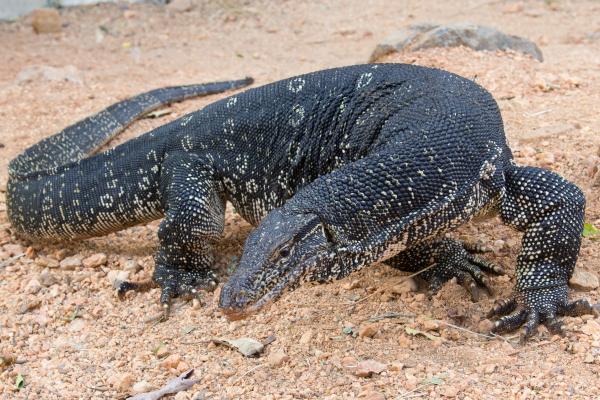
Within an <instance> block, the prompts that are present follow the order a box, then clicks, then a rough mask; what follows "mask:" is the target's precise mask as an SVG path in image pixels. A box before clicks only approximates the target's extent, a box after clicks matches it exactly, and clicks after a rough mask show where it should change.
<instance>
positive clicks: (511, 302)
mask: <svg viewBox="0 0 600 400" xmlns="http://www.w3.org/2000/svg"><path fill="white" fill-rule="evenodd" d="M567 294H568V288H567V285H566V284H565V285H561V286H555V287H549V288H540V289H530V290H526V291H522V292H519V293H517V294H515V295H513V296H512V297H511V298H510V299H508V300H498V301H496V303H495V305H494V307H493V308H492V310H490V312H489V313H488V318H491V317H500V318H499V319H498V320H497V321H496V322H495V324H494V328H493V329H492V332H494V333H501V332H507V331H512V330H515V329H517V328H519V327H520V326H521V325H524V326H525V336H524V338H525V339H527V338H528V337H530V336H531V335H533V333H535V332H536V330H537V327H538V325H539V324H540V323H542V324H544V325H545V326H546V327H547V328H548V330H549V331H550V332H551V333H553V334H559V335H562V334H563V329H562V322H561V321H560V319H559V318H558V317H560V316H580V315H585V314H593V315H594V314H595V315H596V316H598V315H600V305H598V304H596V305H592V304H590V303H589V302H588V301H587V300H584V299H580V300H575V301H572V302H569V301H568V299H567Z"/></svg>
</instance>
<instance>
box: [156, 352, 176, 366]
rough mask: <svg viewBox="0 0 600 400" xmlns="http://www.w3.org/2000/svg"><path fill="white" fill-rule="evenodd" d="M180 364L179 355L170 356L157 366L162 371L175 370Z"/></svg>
mask: <svg viewBox="0 0 600 400" xmlns="http://www.w3.org/2000/svg"><path fill="white" fill-rule="evenodd" d="M180 362H181V356H180V355H179V354H171V355H170V356H168V357H167V358H165V359H164V360H162V361H161V362H160V364H159V366H160V367H161V368H164V369H171V368H177V366H178V365H179V363H180Z"/></svg>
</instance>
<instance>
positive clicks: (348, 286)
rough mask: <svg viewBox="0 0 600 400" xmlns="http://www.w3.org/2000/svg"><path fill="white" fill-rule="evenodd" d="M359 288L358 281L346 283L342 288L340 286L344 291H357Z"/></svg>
mask: <svg viewBox="0 0 600 400" xmlns="http://www.w3.org/2000/svg"><path fill="white" fill-rule="evenodd" d="M359 287H360V281H359V280H358V279H354V280H353V281H351V282H347V283H345V284H344V286H342V288H344V289H345V290H352V289H357V288H359Z"/></svg>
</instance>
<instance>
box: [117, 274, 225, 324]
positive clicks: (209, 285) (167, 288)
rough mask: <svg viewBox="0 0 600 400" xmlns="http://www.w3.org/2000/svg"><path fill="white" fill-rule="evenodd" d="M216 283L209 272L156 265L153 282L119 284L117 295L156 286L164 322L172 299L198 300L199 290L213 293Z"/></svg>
mask: <svg viewBox="0 0 600 400" xmlns="http://www.w3.org/2000/svg"><path fill="white" fill-rule="evenodd" d="M218 282H219V281H218V278H217V276H216V275H215V273H214V272H213V271H210V270H184V269H180V268H173V267H169V266H165V265H162V264H158V265H157V266H156V267H155V269H154V276H153V280H148V281H142V282H130V281H125V282H121V283H120V284H119V285H118V287H117V293H118V295H119V297H120V298H123V296H124V295H125V293H127V292H128V291H130V290H135V291H138V292H144V291H148V290H149V289H151V288H153V287H156V286H157V285H158V286H159V287H160V288H161V295H160V303H161V304H162V306H163V310H164V312H163V314H164V315H163V317H162V318H161V319H162V320H165V319H166V318H167V317H168V315H169V311H170V306H171V300H172V299H173V298H176V297H184V298H198V299H200V298H201V290H204V291H213V290H214V289H215V288H216V287H217V284H218Z"/></svg>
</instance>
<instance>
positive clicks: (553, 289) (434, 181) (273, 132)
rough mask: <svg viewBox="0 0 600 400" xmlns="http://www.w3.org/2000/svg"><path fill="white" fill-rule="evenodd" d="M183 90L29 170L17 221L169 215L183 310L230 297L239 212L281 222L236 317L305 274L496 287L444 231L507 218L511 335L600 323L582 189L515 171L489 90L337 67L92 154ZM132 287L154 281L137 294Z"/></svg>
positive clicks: (82, 222) (248, 264)
mask: <svg viewBox="0 0 600 400" xmlns="http://www.w3.org/2000/svg"><path fill="white" fill-rule="evenodd" d="M247 83H249V82H248V81H238V82H230V83H222V84H214V85H213V86H211V85H208V86H207V87H211V88H213V89H214V90H222V89H224V88H226V87H240V86H242V85H245V84H247ZM200 87H201V88H202V86H200ZM168 90H169V89H167V91H166V92H161V91H157V92H154V93H152V94H145V95H140V96H138V97H137V98H134V99H131V100H128V101H124V102H122V103H119V104H117V105H114V106H111V107H110V108H108V109H107V110H105V111H103V112H101V113H100V114H98V115H96V116H95V117H92V118H90V119H88V120H84V121H83V122H81V123H78V124H76V125H74V126H72V127H70V128H67V129H65V130H64V131H62V132H61V133H59V134H57V135H55V136H53V137H51V138H48V139H46V140H44V141H42V142H40V143H39V144H37V145H34V146H33V147H31V148H29V149H27V150H26V151H25V152H24V153H23V154H22V155H21V156H19V157H17V158H16V159H15V160H13V161H12V162H11V164H10V166H9V182H8V194H7V205H8V215H9V219H10V221H11V222H12V224H13V226H14V227H15V228H16V229H17V230H18V231H19V232H21V233H23V234H25V235H26V236H29V237H32V238H50V239H57V238H63V239H73V238H83V237H90V236H98V235H103V234H106V233H108V232H112V231H116V230H120V229H123V228H125V227H128V226H131V225H134V224H138V223H142V222H146V221H150V220H153V219H157V218H160V217H162V216H164V219H163V221H162V223H161V225H160V228H159V232H158V237H159V242H160V243H159V244H160V245H159V249H158V252H157V255H156V258H155V260H156V267H155V270H154V275H153V278H154V281H155V282H156V283H158V285H160V287H161V288H162V294H161V302H162V303H163V304H165V305H168V304H169V301H170V299H171V298H172V297H176V296H181V295H186V294H190V293H196V290H197V289H199V288H211V287H214V286H215V285H216V282H217V279H216V276H215V274H214V272H213V271H212V264H213V255H212V251H211V247H212V244H213V243H214V242H215V241H216V240H218V239H219V238H220V236H221V234H222V231H223V225H224V209H225V202H226V201H230V202H231V203H232V204H233V206H234V207H235V208H236V210H237V211H238V212H239V214H240V215H241V216H242V217H244V218H245V219H246V220H248V221H249V222H250V223H252V224H255V225H256V224H258V223H259V222H260V221H261V220H263V218H264V220H263V222H262V223H261V224H260V225H259V227H258V229H257V230H256V231H254V232H253V233H252V234H251V236H250V237H249V239H248V241H247V244H246V247H245V251H244V254H243V257H242V260H241V263H240V267H239V269H238V271H237V272H236V273H235V275H234V276H233V277H232V279H231V280H230V281H229V282H228V284H227V285H226V286H225V287H224V288H223V291H222V294H221V306H222V307H223V308H224V309H225V310H226V311H227V312H228V313H229V314H231V315H233V314H239V313H242V312H244V311H247V310H250V309H253V308H258V307H259V306H260V305H262V304H263V303H264V302H265V301H266V300H269V299H273V298H276V297H277V296H279V295H280V294H281V293H282V292H283V290H284V289H286V288H292V287H294V286H295V285H297V284H298V282H299V281H300V280H301V279H309V280H319V281H323V280H329V279H334V278H340V277H342V276H345V275H347V274H348V273H350V272H351V271H354V270H356V269H359V268H361V267H363V266H365V265H368V264H369V263H371V262H374V261H377V260H385V262H387V263H389V264H390V265H392V266H395V267H398V268H402V269H407V270H415V269H420V268H423V267H425V266H427V265H428V264H431V263H435V264H436V267H435V268H432V269H430V270H429V273H428V274H425V277H426V278H428V279H429V281H430V283H431V287H432V289H433V290H435V289H437V288H439V287H440V286H441V285H442V283H443V282H445V281H446V280H448V279H450V278H451V277H452V276H456V277H457V278H458V279H459V280H460V281H463V282H469V286H470V287H472V286H473V285H474V284H479V285H483V286H484V287H488V284H487V281H486V279H485V277H484V275H483V273H482V270H490V271H492V272H494V271H495V272H501V270H500V269H498V268H497V267H494V266H493V265H491V264H488V263H486V262H484V261H483V260H481V259H479V258H477V257H475V256H472V255H471V254H469V253H468V252H466V251H465V249H464V247H463V246H462V244H461V243H459V242H456V241H452V240H449V239H440V237H441V236H440V235H441V234H442V233H443V232H446V231H448V230H450V229H452V228H455V227H457V226H459V225H460V224H463V223H464V222H466V221H468V220H469V219H471V218H472V217H474V216H477V215H484V214H493V213H500V215H501V218H502V219H503V221H504V222H506V223H507V224H509V225H511V226H513V227H515V228H517V229H519V230H522V231H524V232H525V236H524V241H523V249H522V252H521V255H520V256H519V259H518V261H517V263H518V265H517V274H518V278H517V288H516V292H517V296H516V297H515V298H514V299H513V300H511V301H508V302H504V303H501V304H500V305H499V306H498V307H496V309H495V310H496V312H497V313H505V312H511V311H514V310H515V309H516V311H515V312H514V313H513V314H511V315H510V316H507V317H503V318H502V319H500V320H499V322H498V323H497V329H498V330H502V329H512V328H516V327H518V326H520V325H521V324H522V323H523V322H525V321H527V327H528V328H529V330H532V328H533V327H535V325H537V323H538V321H539V320H542V321H544V322H545V323H546V324H547V325H548V326H549V327H551V328H553V329H558V322H557V319H556V317H557V315H562V314H579V313H584V312H591V311H592V306H590V305H589V303H587V302H585V301H577V302H574V303H569V302H568V301H567V280H568V278H569V276H570V274H571V273H572V271H573V268H574V265H575V261H576V258H577V254H578V250H579V245H580V237H581V228H582V220H583V211H584V204H585V200H584V197H583V195H582V193H581V191H580V190H579V189H578V188H577V187H576V186H575V185H573V184H571V183H569V182H567V181H565V180H564V179H562V178H561V177H559V176H558V175H556V174H554V173H552V172H549V171H546V170H542V169H538V168H533V167H520V166H517V165H516V164H514V162H513V161H512V155H511V152H510V149H509V148H508V145H507V143H506V139H505V136H504V132H503V125H502V119H501V116H500V113H499V110H498V108H497V105H496V103H495V101H494V100H493V99H492V97H491V95H490V94H489V93H488V92H487V91H485V90H484V89H482V88H481V87H479V86H478V85H476V84H475V83H473V82H471V81H469V80H467V79H464V78H461V77H459V76H457V75H454V74H451V73H448V72H445V71H440V70H437V69H431V68H423V67H416V66H411V65H399V64H381V65H359V66H351V67H345V68H337V69H331V70H325V71H319V72H315V73H311V74H306V75H302V76H297V77H294V78H290V79H286V80H282V81H279V82H275V83H272V84H269V85H266V86H262V87H259V88H255V89H250V90H247V91H246V92H243V93H241V94H237V95H234V96H231V97H229V98H225V99H223V100H220V101H218V102H215V103H213V104H210V105H209V106H207V107H205V108H203V109H201V110H198V111H196V112H194V113H191V114H188V115H186V116H184V117H181V118H179V119H178V120H176V121H173V122H171V123H169V124H167V125H164V126H161V127H159V128H157V129H155V130H153V131H151V132H149V133H146V134H145V135H142V136H140V137H138V138H136V139H133V140H131V141H129V142H126V143H124V144H122V145H120V146H117V147H115V148H114V149H111V150H108V151H106V152H103V153H100V154H97V155H94V156H90V157H87V156H88V155H89V154H90V153H91V152H93V151H94V150H95V149H97V148H98V146H99V145H101V144H102V143H104V142H105V141H106V140H107V139H108V138H110V137H112V136H113V135H114V134H115V133H116V132H117V131H119V130H120V129H122V127H124V126H126V125H127V124H129V123H130V122H131V121H132V120H133V119H135V118H136V117H137V116H138V115H139V114H141V113H143V112H145V111H146V110H148V109H150V108H152V107H155V106H156V105H158V104H161V103H163V102H165V101H172V100H174V99H176V98H177V96H176V95H175V94H168V93H169V92H168ZM170 90H171V91H177V90H182V89H180V88H172V89H170ZM192 92H194V90H190V92H188V93H192ZM165 93H167V94H165ZM194 93H195V92H194ZM161 96H162V99H161ZM169 96H171V97H169ZM180 97H185V96H180ZM165 99H166V100H165ZM272 210H273V211H272ZM265 216H267V217H266V218H265ZM129 288H139V286H138V285H136V284H135V283H131V282H127V283H124V284H123V286H122V287H121V290H122V291H125V290H127V289H129Z"/></svg>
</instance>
